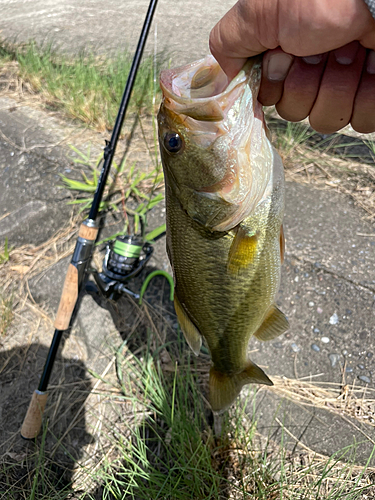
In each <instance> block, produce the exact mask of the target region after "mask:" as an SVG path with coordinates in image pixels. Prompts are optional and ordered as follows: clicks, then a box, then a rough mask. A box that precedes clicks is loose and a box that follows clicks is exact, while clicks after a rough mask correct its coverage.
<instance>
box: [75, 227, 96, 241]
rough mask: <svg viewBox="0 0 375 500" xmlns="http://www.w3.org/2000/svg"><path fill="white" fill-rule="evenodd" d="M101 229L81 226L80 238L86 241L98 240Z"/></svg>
mask: <svg viewBox="0 0 375 500" xmlns="http://www.w3.org/2000/svg"><path fill="white" fill-rule="evenodd" d="M98 231H99V229H98V228H97V227H89V226H86V224H81V226H80V228H79V233H78V236H80V237H81V238H85V240H92V241H95V240H96V236H97V234H98Z"/></svg>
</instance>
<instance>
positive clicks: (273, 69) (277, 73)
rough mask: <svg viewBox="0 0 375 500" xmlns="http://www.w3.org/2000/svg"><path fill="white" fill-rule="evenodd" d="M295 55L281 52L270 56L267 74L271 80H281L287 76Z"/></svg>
mask: <svg viewBox="0 0 375 500" xmlns="http://www.w3.org/2000/svg"><path fill="white" fill-rule="evenodd" d="M292 62H293V56H291V55H289V54H285V53H284V52H279V53H278V54H273V55H272V56H270V58H269V61H268V66H267V72H266V76H267V78H268V79H269V80H272V81H274V82H280V81H282V80H284V79H285V78H286V75H287V74H288V71H289V68H290V66H291V65H292Z"/></svg>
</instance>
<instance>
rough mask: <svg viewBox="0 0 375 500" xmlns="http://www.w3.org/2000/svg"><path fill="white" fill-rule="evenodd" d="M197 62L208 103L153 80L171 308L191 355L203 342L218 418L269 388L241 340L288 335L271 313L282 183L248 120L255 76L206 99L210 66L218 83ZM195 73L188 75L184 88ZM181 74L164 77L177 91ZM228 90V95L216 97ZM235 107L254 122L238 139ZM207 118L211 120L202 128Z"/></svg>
mask: <svg viewBox="0 0 375 500" xmlns="http://www.w3.org/2000/svg"><path fill="white" fill-rule="evenodd" d="M206 61H207V60H203V61H200V62H198V63H194V64H195V66H196V67H197V71H199V70H200V69H201V70H202V67H203V68H204V71H206V73H205V75H204V78H202V79H201V80H202V81H204V82H205V83H206V85H207V84H208V86H209V87H210V89H211V93H213V95H212V96H211V95H208V96H207V95H204V96H203V97H201V98H199V97H196V96H195V98H194V99H191V98H190V97H188V98H185V100H184V97H183V96H182V97H181V95H180V96H179V95H178V92H179V90H178V89H176V88H175V89H174V90H175V91H177V94H176V95H175V96H174V95H173V93H171V91H170V88H168V84H169V85H170V87H171V88H172V89H173V76H172V77H171V79H172V82H171V81H170V75H171V73H170V72H169V73H168V74H167V76H165V75H164V81H163V75H162V79H161V81H162V88H163V92H164V102H163V104H162V106H161V109H160V112H159V115H158V121H159V140H160V149H161V155H162V161H163V168H164V173H165V181H166V211H167V250H168V255H169V259H170V261H171V264H172V268H173V274H174V279H175V308H176V312H177V316H178V319H179V322H180V325H181V328H182V330H183V332H184V334H185V337H186V339H187V341H188V343H189V344H190V346H191V347H192V349H193V351H194V352H195V353H196V354H198V353H199V349H200V345H201V335H202V336H203V337H204V338H205V340H206V342H207V345H208V347H209V350H210V353H211V357H212V363H213V366H212V369H211V372H210V402H211V405H212V408H213V410H214V411H222V410H224V409H226V408H227V407H228V406H229V405H230V404H231V403H232V402H233V400H234V399H235V398H236V396H237V395H238V393H239V392H240V390H241V388H242V386H243V385H244V384H246V383H250V382H258V383H264V384H268V385H271V384H272V382H271V381H270V379H269V378H268V377H267V376H266V375H265V373H264V372H263V371H262V370H261V369H260V368H259V367H257V366H256V365H255V364H254V363H252V362H251V360H249V359H248V343H249V340H250V338H251V337H252V336H253V335H256V336H258V338H259V339H261V340H269V339H271V338H275V337H276V336H277V335H279V334H280V333H282V332H283V331H285V330H286V329H287V327H288V323H287V320H286V318H285V317H284V315H283V314H282V313H281V312H280V311H279V310H278V309H277V308H276V307H275V305H274V301H275V295H276V293H277V290H278V287H279V282H280V266H281V260H282V251H283V249H282V247H283V241H282V239H283V238H282V219H283V211H284V177H283V167H282V163H281V160H280V158H279V156H278V155H277V153H276V152H275V151H274V150H273V148H272V146H271V145H270V143H269V141H268V139H267V137H266V131H265V127H264V123H263V121H262V113H261V111H260V112H259V105H258V107H257V110H255V111H254V108H255V106H256V104H255V103H254V95H256V92H257V86H258V85H259V71H260V70H259V69H258V68H256V67H255V66H254V64H253V66H252V65H251V64H249V65H248V66H249V67H248V68H247V69H246V68H245V69H244V70H243V74H242V75H239V77H237V78H238V80H239V81H240V82H241V83H240V84H239V85H237V86H236V82H234V83H233V82H232V84H229V85H228V84H227V85H224V86H223V85H222V88H221V90H222V92H219V93H218V94H215V91H216V90H217V89H215V88H214V90H213V91H212V87H215V84H214V82H211V81H210V79H209V78H208V77H207V74H208V73H209V68H210V67H213V68H214V71H213V72H212V73H213V74H214V78H218V73H219V70H218V68H217V66H218V65H217V63H216V61H214V60H213V58H209V59H208V62H206ZM194 64H193V65H191V66H189V67H188V68H189V71H190V75H191V74H192V75H193V76H192V77H191V76H190V78H191V79H193V78H194ZM186 68H187V67H184V68H181V69H180V70H173V71H174V73H173V74H174V75H180V76H179V78H180V80H179V81H180V83H181V82H182V84H183V85H185V88H187V87H188V85H189V82H187V84H186V81H185V80H184V79H183V75H184V72H185V74H186V71H187V70H186ZM207 68H208V69H207ZM244 75H245V76H244ZM221 78H223V75H222V74H221ZM241 79H242V80H241ZM198 80H199V79H198ZM254 81H255V83H256V85H255V84H254ZM166 82H167V83H166ZM230 85H232V91H231V92H229V91H228V94H229V95H226V96H225V95H224V97H223V93H224V94H225V92H226V89H228V88H229V89H230ZM241 85H242V86H241ZM233 89H234V90H233ZM194 92H195V94H197V92H198V89H194ZM204 92H206V94H207V89H206V90H205V91H203V93H204ZM241 92H242V94H241ZM233 94H234V97H233ZM173 99H176V101H177V104H175V103H174V101H173ZM207 99H208V100H207ZM220 99H221V101H224V104H223V105H222V107H221V109H222V110H223V113H222V115H223V116H222V118H221V120H217V116H219V111H217V110H216V111H215V109H214V111H212V109H213V108H214V104H213V101H214V100H216V101H217V100H220ZM252 99H253V101H252V102H251V100H252ZM231 100H232V101H233V102H230V101H231ZM228 102H229V104H230V105H228ZM228 106H229V108H228ZM243 106H246V108H249V107H251V112H252V113H253V115H252V118H254V119H253V121H254V125H253V127H252V129H251V130H250V131H249V133H248V134H247V136H246V134H243V129H244V127H245V126H246V121H248V120H249V116H248V114H246V113H245V114H244V113H243V112H242V109H243ZM202 107H203V108H204V107H206V108H207V113H208V114H207V116H205V115H204V112H203V111H202V109H201V108H202ZM197 109H198V111H197ZM247 111H248V110H247ZM211 112H212V113H216V115H215V116H216V118H215V120H216V121H214V120H210V115H209V113H211ZM241 113H242V115H241ZM256 113H258V116H259V117H260V118H259V117H258V118H255V114H256ZM222 122H223V123H222ZM258 122H259V123H258ZM238 123H240V126H239V127H238ZM236 126H237V129H236ZM233 131H234V132H233ZM231 132H232V135H230V134H231ZM241 134H242V136H241V137H240V135H241ZM239 137H240V138H239ZM236 141H237V142H236ZM257 176H261V177H260V178H257ZM254 186H255V188H254ZM246 197H247V198H246ZM246 203H247V207H246V208H244V205H245V204H246Z"/></svg>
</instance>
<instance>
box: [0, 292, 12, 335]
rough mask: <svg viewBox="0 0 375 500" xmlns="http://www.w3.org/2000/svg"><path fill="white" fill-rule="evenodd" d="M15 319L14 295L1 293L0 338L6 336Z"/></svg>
mask: <svg viewBox="0 0 375 500" xmlns="http://www.w3.org/2000/svg"><path fill="white" fill-rule="evenodd" d="M12 320H13V296H10V297H6V296H4V295H3V294H1V293H0V339H1V338H2V337H3V336H5V334H6V332H7V330H8V328H9V326H10V324H11V323H12Z"/></svg>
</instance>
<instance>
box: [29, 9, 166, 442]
mask: <svg viewBox="0 0 375 500" xmlns="http://www.w3.org/2000/svg"><path fill="white" fill-rule="evenodd" d="M156 4H157V0H150V4H149V7H148V10H147V14H146V18H145V21H144V24H143V28H142V31H141V35H140V37H139V41H138V45H137V48H136V51H135V54H134V59H133V62H132V66H131V68H130V72H129V76H128V80H127V82H126V86H125V90H124V94H123V96H122V100H121V104H120V109H119V112H118V114H117V118H116V123H115V126H114V128H113V131H112V136H111V140H110V141H106V146H105V148H104V157H103V159H104V163H103V168H102V171H101V174H100V177H99V181H98V185H97V188H96V191H95V195H94V199H93V202H92V205H91V208H90V212H89V216H88V218H87V219H86V220H85V221H84V222H82V224H81V226H80V229H79V233H78V239H77V243H76V246H75V249H74V252H73V256H72V260H71V262H70V264H69V267H68V271H67V274H66V278H65V282H64V286H63V291H62V295H61V299H60V304H59V307H58V310H57V314H56V319H55V322H54V327H55V333H54V335H53V338H52V342H51V345H50V348H49V351H48V354H47V358H46V362H45V365H44V368H43V372H42V375H41V378H40V381H39V385H38V388H37V389H36V390H35V391H34V393H33V395H32V398H31V402H30V405H29V408H28V410H27V413H26V416H25V419H24V421H23V424H22V428H21V436H22V437H23V438H24V439H34V438H35V437H36V436H37V435H38V434H39V431H40V429H41V426H42V418H43V412H44V409H45V406H46V402H47V396H48V393H47V388H48V383H49V379H50V376H51V372H52V368H53V364H54V361H55V358H56V354H57V351H58V348H59V344H60V341H61V338H62V336H63V334H64V332H65V331H66V330H68V329H69V327H70V326H71V323H72V318H73V317H74V312H75V309H76V304H77V300H78V296H79V293H80V291H81V289H82V285H83V283H84V278H85V274H86V270H87V266H88V264H89V262H90V260H91V255H92V251H93V248H94V244H95V241H96V237H97V235H98V230H99V227H98V223H97V220H96V219H97V217H98V213H99V207H100V203H101V201H102V198H103V193H104V188H105V185H106V182H107V178H108V174H109V171H110V168H111V163H112V160H113V157H114V154H115V150H116V145H117V141H118V139H119V136H120V131H121V127H122V124H123V122H124V118H125V114H126V110H127V108H128V104H129V100H130V96H131V92H132V89H133V85H134V81H135V78H136V75H137V71H138V68H139V64H140V61H141V58H142V54H143V49H144V47H145V44H146V40H147V35H148V32H149V30H150V26H151V22H152V18H153V16H154V12H155V9H156ZM142 267H143V266H142Z"/></svg>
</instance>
